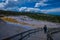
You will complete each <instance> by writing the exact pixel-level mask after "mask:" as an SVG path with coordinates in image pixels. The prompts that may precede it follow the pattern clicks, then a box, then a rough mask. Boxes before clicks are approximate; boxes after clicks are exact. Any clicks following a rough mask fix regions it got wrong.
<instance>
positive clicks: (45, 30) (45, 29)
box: [43, 25, 47, 33]
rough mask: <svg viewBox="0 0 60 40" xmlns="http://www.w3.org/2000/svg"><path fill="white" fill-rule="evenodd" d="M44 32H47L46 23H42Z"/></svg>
mask: <svg viewBox="0 0 60 40" xmlns="http://www.w3.org/2000/svg"><path fill="white" fill-rule="evenodd" d="M43 29H44V33H47V26H46V25H44V28H43Z"/></svg>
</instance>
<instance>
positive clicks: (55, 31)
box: [47, 28, 60, 40]
mask: <svg viewBox="0 0 60 40" xmlns="http://www.w3.org/2000/svg"><path fill="white" fill-rule="evenodd" d="M58 32H60V28H58V29H57V28H55V29H53V30H51V31H48V33H47V40H54V39H53V38H52V35H53V34H55V33H58Z"/></svg>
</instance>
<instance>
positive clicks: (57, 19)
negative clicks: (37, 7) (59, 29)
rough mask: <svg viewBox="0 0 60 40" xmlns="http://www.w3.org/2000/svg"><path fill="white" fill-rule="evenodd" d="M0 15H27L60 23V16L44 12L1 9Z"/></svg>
mask: <svg viewBox="0 0 60 40" xmlns="http://www.w3.org/2000/svg"><path fill="white" fill-rule="evenodd" d="M0 15H4V16H18V15H26V16H29V17H31V18H33V19H37V20H45V21H50V22H57V23H60V16H57V15H49V14H43V13H30V12H13V11H3V10H0Z"/></svg>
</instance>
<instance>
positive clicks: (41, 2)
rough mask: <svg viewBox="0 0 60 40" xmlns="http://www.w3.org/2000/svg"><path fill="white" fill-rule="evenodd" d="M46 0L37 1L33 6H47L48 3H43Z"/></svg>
mask: <svg viewBox="0 0 60 40" xmlns="http://www.w3.org/2000/svg"><path fill="white" fill-rule="evenodd" d="M47 1H48V0H41V1H40V2H39V3H36V4H35V7H40V6H47V5H48V4H45V2H47Z"/></svg>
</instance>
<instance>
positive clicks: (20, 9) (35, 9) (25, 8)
mask: <svg viewBox="0 0 60 40" xmlns="http://www.w3.org/2000/svg"><path fill="white" fill-rule="evenodd" d="M19 11H25V12H40V9H38V8H27V7H21V8H19Z"/></svg>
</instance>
